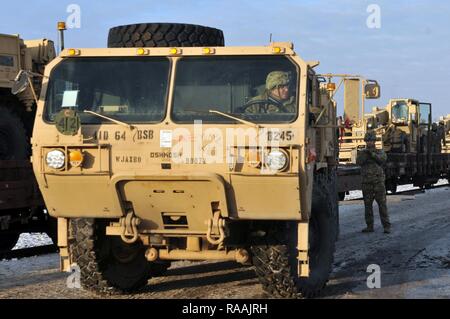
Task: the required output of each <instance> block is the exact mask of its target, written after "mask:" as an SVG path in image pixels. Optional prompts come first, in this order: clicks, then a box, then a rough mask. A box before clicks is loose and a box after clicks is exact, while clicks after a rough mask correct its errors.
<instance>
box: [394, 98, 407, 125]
mask: <svg viewBox="0 0 450 319" xmlns="http://www.w3.org/2000/svg"><path fill="white" fill-rule="evenodd" d="M392 122H393V123H396V124H406V123H407V122H408V104H407V103H406V102H405V101H397V102H395V104H394V105H392Z"/></svg>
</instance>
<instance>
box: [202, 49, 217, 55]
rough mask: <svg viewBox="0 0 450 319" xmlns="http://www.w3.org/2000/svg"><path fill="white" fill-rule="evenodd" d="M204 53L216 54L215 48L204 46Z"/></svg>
mask: <svg viewBox="0 0 450 319" xmlns="http://www.w3.org/2000/svg"><path fill="white" fill-rule="evenodd" d="M202 51H203V54H214V49H211V48H203V50H202Z"/></svg>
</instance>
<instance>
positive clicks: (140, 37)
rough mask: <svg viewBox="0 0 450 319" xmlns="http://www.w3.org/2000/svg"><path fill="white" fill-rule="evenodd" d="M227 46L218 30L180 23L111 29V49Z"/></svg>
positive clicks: (147, 24) (124, 26)
mask: <svg viewBox="0 0 450 319" xmlns="http://www.w3.org/2000/svg"><path fill="white" fill-rule="evenodd" d="M171 46H172V47H198V46H224V37H223V32H222V31H221V30H218V29H214V28H209V27H204V26H201V25H194V24H181V23H140V24H130V25H123V26H118V27H115V28H111V29H110V30H109V36H108V48H126V47H129V48H133V47H171Z"/></svg>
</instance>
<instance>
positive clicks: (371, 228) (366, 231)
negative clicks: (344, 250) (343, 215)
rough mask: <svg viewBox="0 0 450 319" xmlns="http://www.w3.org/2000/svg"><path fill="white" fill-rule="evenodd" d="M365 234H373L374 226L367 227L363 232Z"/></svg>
mask: <svg viewBox="0 0 450 319" xmlns="http://www.w3.org/2000/svg"><path fill="white" fill-rule="evenodd" d="M362 232H363V233H373V226H367V227H366V228H364V229H363V230H362Z"/></svg>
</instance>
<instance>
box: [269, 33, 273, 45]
mask: <svg viewBox="0 0 450 319" xmlns="http://www.w3.org/2000/svg"><path fill="white" fill-rule="evenodd" d="M269 43H272V33H271V34H270V36H269Z"/></svg>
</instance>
